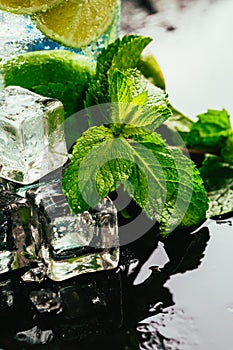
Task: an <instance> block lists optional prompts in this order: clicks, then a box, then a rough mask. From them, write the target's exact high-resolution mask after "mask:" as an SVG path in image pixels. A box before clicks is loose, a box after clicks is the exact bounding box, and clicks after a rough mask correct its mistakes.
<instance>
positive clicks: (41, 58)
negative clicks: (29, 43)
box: [0, 50, 95, 118]
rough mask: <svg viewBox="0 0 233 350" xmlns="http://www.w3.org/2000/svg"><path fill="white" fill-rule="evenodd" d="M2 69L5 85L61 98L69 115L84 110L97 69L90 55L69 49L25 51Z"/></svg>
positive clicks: (67, 115)
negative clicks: (84, 103) (88, 89)
mask: <svg viewBox="0 0 233 350" xmlns="http://www.w3.org/2000/svg"><path fill="white" fill-rule="evenodd" d="M0 68H1V69H2V70H3V79H4V85H5V86H9V85H16V86H21V87H23V88H26V89H29V90H31V91H33V92H35V93H38V94H40V95H42V96H45V97H52V98H56V99H58V100H60V101H61V102H62V103H63V106H64V110H65V117H66V118H67V117H69V116H70V115H71V114H73V113H75V112H77V111H78V110H81V109H83V98H84V96H83V95H84V93H85V89H86V88H87V85H88V83H89V81H90V79H91V77H92V75H93V74H94V72H95V66H94V63H93V62H92V61H90V60H89V59H88V58H86V57H85V56H82V55H79V54H76V53H73V52H69V51H65V50H52V51H34V52H30V53H25V54H23V55H20V56H17V57H15V58H13V59H11V60H9V61H7V62H6V63H4V64H3V66H2V67H0Z"/></svg>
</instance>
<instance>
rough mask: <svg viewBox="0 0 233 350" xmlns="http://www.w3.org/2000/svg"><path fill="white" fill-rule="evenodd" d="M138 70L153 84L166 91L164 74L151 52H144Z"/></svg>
mask: <svg viewBox="0 0 233 350" xmlns="http://www.w3.org/2000/svg"><path fill="white" fill-rule="evenodd" d="M137 68H138V69H139V70H140V71H141V72H142V74H143V75H144V76H145V77H146V78H147V79H149V80H150V82H151V83H152V84H154V85H156V86H158V87H160V88H161V89H163V90H165V80H164V76H163V73H162V71H161V68H160V66H159V64H158V62H157V61H156V59H155V57H154V56H153V55H152V54H151V53H150V52H148V51H147V50H146V51H143V53H142V55H141V57H140V59H139V61H138V64H137Z"/></svg>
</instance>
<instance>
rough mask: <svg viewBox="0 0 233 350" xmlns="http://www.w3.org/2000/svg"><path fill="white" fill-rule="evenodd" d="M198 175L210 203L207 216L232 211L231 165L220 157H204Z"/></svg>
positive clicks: (232, 185)
mask: <svg viewBox="0 0 233 350" xmlns="http://www.w3.org/2000/svg"><path fill="white" fill-rule="evenodd" d="M200 173H201V176H202V178H203V180H204V183H205V187H206V189H207V191H208V197H209V201H210V204H209V209H208V211H207V216H208V217H212V216H218V215H222V214H225V213H228V212H231V211H233V165H232V164H229V163H227V162H225V161H224V160H223V158H221V157H218V156H214V155H206V158H205V160H204V162H203V164H202V166H201V168H200Z"/></svg>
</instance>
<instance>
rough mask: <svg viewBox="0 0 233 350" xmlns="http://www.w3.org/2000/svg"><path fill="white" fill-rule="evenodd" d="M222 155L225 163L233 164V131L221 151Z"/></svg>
mask: <svg viewBox="0 0 233 350" xmlns="http://www.w3.org/2000/svg"><path fill="white" fill-rule="evenodd" d="M221 155H222V157H223V159H224V161H225V162H227V163H230V164H233V130H231V131H230V132H229V134H228V138H227V139H226V141H225V144H224V146H223V147H222V149H221Z"/></svg>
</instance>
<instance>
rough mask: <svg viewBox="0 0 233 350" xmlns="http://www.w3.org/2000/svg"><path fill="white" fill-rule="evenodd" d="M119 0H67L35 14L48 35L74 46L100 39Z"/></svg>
mask: <svg viewBox="0 0 233 350" xmlns="http://www.w3.org/2000/svg"><path fill="white" fill-rule="evenodd" d="M118 3H119V0H78V1H77V0H65V1H63V2H62V3H61V4H60V5H59V6H56V7H55V8H52V9H51V10H48V11H46V12H44V13H42V12H41V13H38V14H37V15H36V16H35V23H36V26H37V28H38V29H39V30H40V31H41V32H42V33H44V34H45V35H46V36H47V37H48V38H50V39H52V40H55V41H57V42H60V43H62V44H63V45H65V46H68V47H73V48H81V47H85V46H87V45H88V44H90V43H91V42H93V41H95V40H97V39H98V38H99V37H100V36H101V35H102V34H103V33H104V32H105V31H106V30H107V29H108V28H109V27H110V25H111V24H112V22H113V20H114V17H115V15H116V9H117V6H118Z"/></svg>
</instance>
